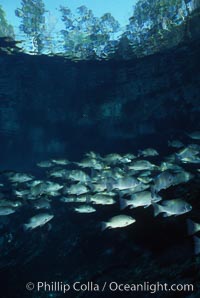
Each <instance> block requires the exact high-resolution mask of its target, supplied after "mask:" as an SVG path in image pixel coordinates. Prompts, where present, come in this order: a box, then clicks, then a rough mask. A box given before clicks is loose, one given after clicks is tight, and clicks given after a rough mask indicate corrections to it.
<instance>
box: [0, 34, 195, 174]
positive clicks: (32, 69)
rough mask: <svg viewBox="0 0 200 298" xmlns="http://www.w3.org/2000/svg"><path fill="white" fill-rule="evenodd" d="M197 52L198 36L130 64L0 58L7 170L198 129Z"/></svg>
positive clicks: (0, 132)
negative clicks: (9, 167) (188, 41)
mask: <svg viewBox="0 0 200 298" xmlns="http://www.w3.org/2000/svg"><path fill="white" fill-rule="evenodd" d="M199 49H200V42H199V41H198V39H195V40H193V41H192V42H190V43H189V44H187V43H185V44H182V45H181V46H179V47H178V48H174V49H173V50H170V51H166V52H163V53H160V54H156V55H152V56H148V57H144V58H141V59H135V60H131V61H114V60H112V61H87V62H80V61H79V62H70V61H67V60H65V59H64V58H61V57H45V56H29V55H25V54H21V53H18V54H16V55H2V56H1V58H0V64H1V74H0V138H1V140H2V143H1V146H0V154H1V157H2V162H1V166H2V168H3V167H8V166H12V167H13V166H14V167H18V166H19V164H20V165H21V164H22V163H24V164H28V163H30V162H33V163H35V161H38V160H40V159H44V158H49V157H52V156H53V157H56V156H65V155H66V156H68V157H69V158H77V157H79V156H80V155H82V154H83V153H84V152H87V151H88V150H96V151H99V150H100V149H99V148H100V147H101V150H104V151H105V152H110V151H112V152H113V151H123V150H124V151H126V152H127V151H131V150H132V149H133V148H134V147H135V148H138V147H139V144H140V143H141V142H142V144H143V146H145V145H149V144H152V143H154V142H155V139H156V140H157V143H159V142H160V143H162V142H163V138H165V139H166V141H167V138H170V137H176V133H177V134H178V133H179V131H181V132H182V133H183V132H184V131H186V132H187V131H189V130H190V129H192V130H195V129H199V128H200V124H199V115H200V110H199V103H200V99H199V94H200V60H199ZM158 140H159V141H158ZM145 142H146V144H145ZM140 145H141V144H140ZM13 152H14V153H15V154H13ZM100 153H101V152H100ZM102 153H104V152H102Z"/></svg>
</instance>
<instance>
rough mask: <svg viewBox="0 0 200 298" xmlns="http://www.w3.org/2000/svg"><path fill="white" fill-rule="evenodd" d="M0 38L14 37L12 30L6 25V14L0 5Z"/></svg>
mask: <svg viewBox="0 0 200 298" xmlns="http://www.w3.org/2000/svg"><path fill="white" fill-rule="evenodd" d="M0 37H12V38H14V37H15V34H14V29H13V27H12V26H11V25H9V24H8V22H7V20H6V14H5V12H4V10H3V8H2V6H1V5H0Z"/></svg>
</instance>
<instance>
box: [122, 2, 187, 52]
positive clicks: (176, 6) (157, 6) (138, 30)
mask: <svg viewBox="0 0 200 298" xmlns="http://www.w3.org/2000/svg"><path fill="white" fill-rule="evenodd" d="M186 2H188V1H186V0H139V1H138V2H137V4H136V5H135V7H134V11H133V16H132V17H131V18H130V23H129V24H128V26H127V30H126V33H124V35H125V36H127V37H128V39H129V40H130V42H131V43H132V44H133V47H134V48H135V49H136V50H137V51H138V52H141V55H144V54H151V53H153V52H155V51H157V50H159V49H162V48H167V47H170V46H173V45H175V44H177V43H179V42H180V41H181V40H182V39H183V38H184V36H183V35H184V26H186V22H187V17H188V14H189V10H188V4H187V3H186Z"/></svg>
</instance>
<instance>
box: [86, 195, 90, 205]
mask: <svg viewBox="0 0 200 298" xmlns="http://www.w3.org/2000/svg"><path fill="white" fill-rule="evenodd" d="M86 203H87V204H89V203H90V196H89V195H86Z"/></svg>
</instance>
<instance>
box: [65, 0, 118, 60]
mask: <svg viewBox="0 0 200 298" xmlns="http://www.w3.org/2000/svg"><path fill="white" fill-rule="evenodd" d="M60 12H61V14H62V21H63V22H64V25H65V29H64V30H62V31H61V33H62V35H63V37H64V48H65V52H66V54H67V55H68V56H69V57H77V58H83V59H87V58H91V57H102V56H104V55H105V54H106V53H108V52H109V50H110V48H111V47H112V44H113V41H114V38H115V37H114V35H115V34H116V33H117V32H118V31H119V29H120V25H119V23H118V21H116V20H115V19H114V17H113V16H112V15H111V14H110V13H106V14H104V15H103V16H102V17H101V18H97V17H95V16H94V14H93V12H92V10H90V9H88V8H87V7H86V6H84V5H83V6H80V7H78V8H77V10H76V14H73V13H72V12H71V10H70V9H69V8H68V7H64V6H61V7H60Z"/></svg>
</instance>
